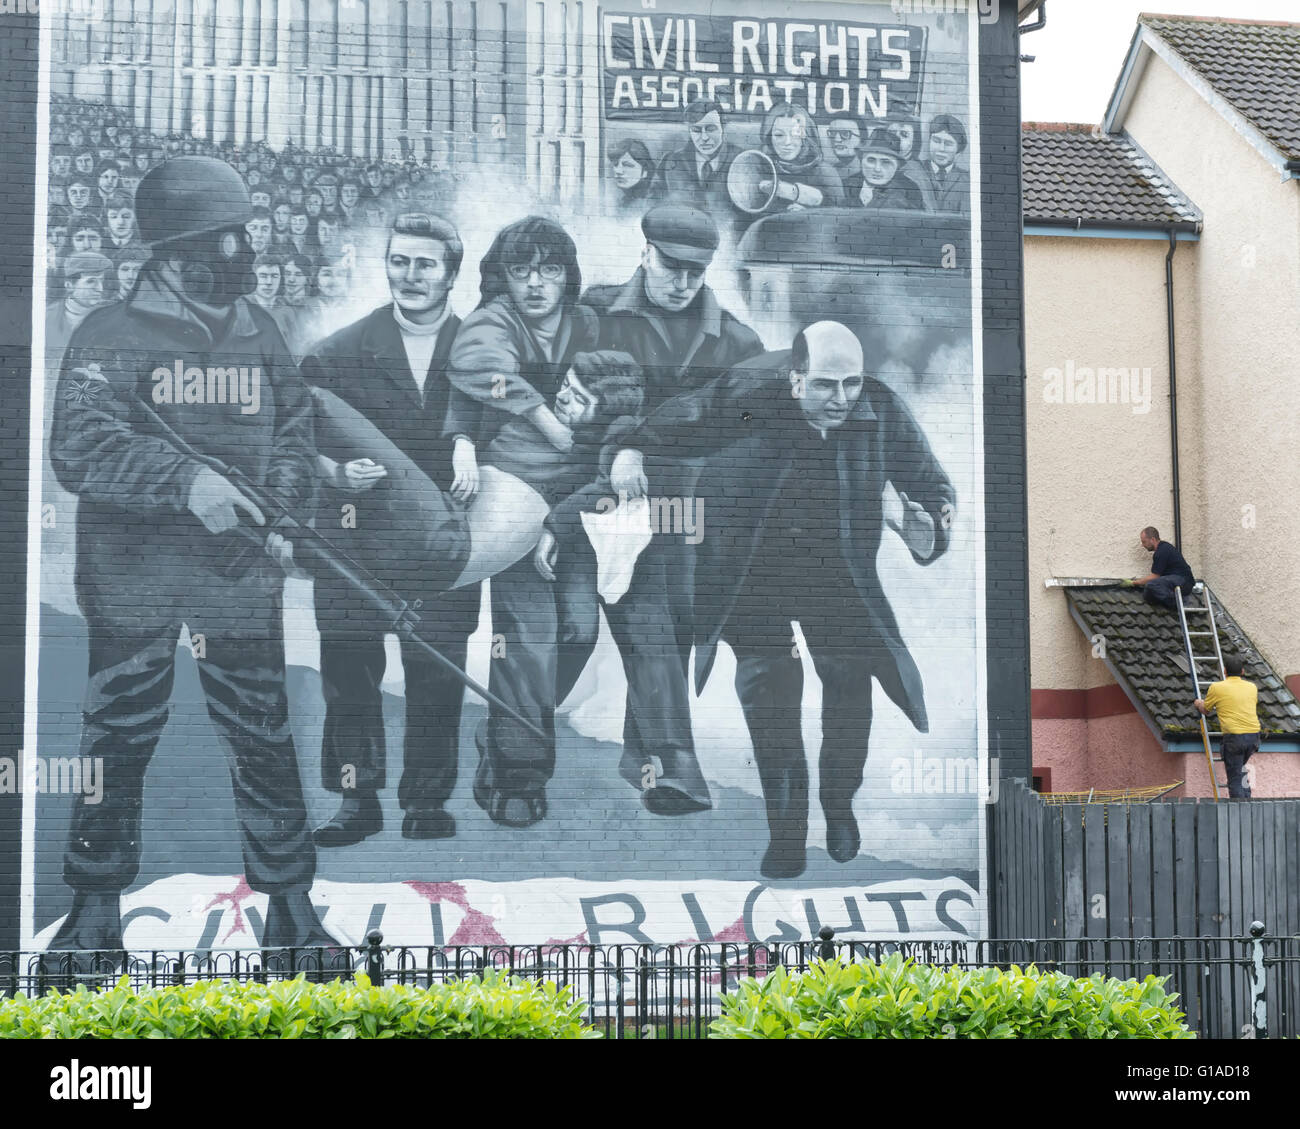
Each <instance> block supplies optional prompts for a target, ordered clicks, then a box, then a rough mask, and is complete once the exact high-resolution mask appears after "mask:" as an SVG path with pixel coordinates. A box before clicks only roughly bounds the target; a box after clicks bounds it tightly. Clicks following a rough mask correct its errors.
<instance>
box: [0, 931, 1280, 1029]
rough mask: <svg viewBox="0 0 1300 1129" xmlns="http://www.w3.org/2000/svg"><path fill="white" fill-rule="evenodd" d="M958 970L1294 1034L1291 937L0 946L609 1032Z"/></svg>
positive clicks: (98, 981)
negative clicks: (1137, 994) (833, 972)
mask: <svg viewBox="0 0 1300 1129" xmlns="http://www.w3.org/2000/svg"><path fill="white" fill-rule="evenodd" d="M893 953H900V954H902V955H903V956H904V957H908V958H911V959H913V960H915V961H917V962H918V963H924V964H937V965H940V966H943V967H948V966H954V965H955V966H957V967H960V968H986V967H997V968H1003V969H1008V968H1011V967H1012V966H1019V967H1021V968H1026V967H1028V966H1030V965H1034V966H1036V967H1037V968H1039V969H1041V970H1044V971H1046V970H1055V971H1060V972H1064V973H1067V974H1068V975H1070V976H1091V975H1094V974H1098V973H1100V974H1101V975H1103V976H1115V977H1118V978H1120V979H1129V978H1130V977H1135V978H1138V979H1141V978H1143V977H1145V976H1148V975H1154V976H1159V977H1167V978H1168V980H1167V982H1166V988H1167V990H1169V991H1171V992H1176V993H1177V994H1178V997H1179V1006H1180V1008H1181V1009H1182V1010H1184V1011H1185V1012H1186V1013H1187V1023H1188V1025H1189V1026H1190V1027H1191V1028H1192V1029H1193V1030H1194V1031H1196V1032H1197V1033H1198V1034H1199V1035H1200V1036H1201V1037H1202V1038H1265V1037H1286V1038H1294V1037H1296V1036H1300V937H1268V936H1265V930H1264V927H1263V926H1262V925H1261V924H1259V923H1256V924H1255V925H1254V926H1253V927H1252V930H1251V936H1249V937H1142V938H1127V937H1091V938H1075V939H1062V938H1045V939H1036V940H1028V939H1020V940H1009V939H994V940H944V941H899V940H891V941H851V940H843V941H837V940H834V939H833V933H832V931H831V930H830V929H829V927H827V928H824V929H823V930H822V931H821V936H820V938H819V939H818V940H815V941H798V942H787V943H779V944H778V943H761V942H753V943H732V942H727V943H721V942H709V943H699V944H689V945H646V944H626V945H483V946H441V947H435V946H420V947H415V946H406V945H386V944H384V940H383V936H382V934H380V933H379V931H378V930H375V931H373V932H372V933H371V934H370V935H369V936H368V937H367V941H366V944H364V945H360V946H356V947H352V948H336V949H276V950H271V949H251V950H250V949H245V950H217V949H212V950H206V951H186V952H178V951H175V950H172V951H162V950H155V951H150V952H75V953H74V952H44V953H28V952H7V953H0V996H12V995H14V994H16V993H18V992H23V993H25V994H27V995H29V996H30V995H39V994H43V993H44V992H46V991H48V990H49V989H51V988H54V989H60V990H70V989H73V988H75V987H76V986H77V985H86V986H88V987H92V988H93V987H103V986H110V985H112V984H115V983H116V982H117V981H118V980H119V979H120V978H121V977H122V976H123V975H125V976H126V977H127V978H128V980H129V982H130V983H131V985H132V986H133V987H136V988H144V987H162V986H165V985H181V984H187V983H193V982H194V981H196V980H213V979H237V980H260V981H266V980H278V979H285V978H289V977H293V976H298V975H304V976H306V977H307V978H308V979H311V980H322V981H328V980H333V979H335V978H336V977H340V976H344V977H347V976H352V975H355V974H357V973H366V974H367V975H368V976H369V977H370V979H371V981H372V982H373V983H375V984H409V985H414V986H418V987H427V986H429V985H431V984H437V983H441V982H444V981H448V980H458V979H464V978H466V977H472V976H479V975H481V974H483V973H484V972H485V971H488V970H492V969H497V970H501V971H505V972H510V973H513V974H514V975H515V976H519V977H523V978H525V979H529V980H539V981H540V980H550V981H554V982H555V983H557V984H559V985H560V986H562V987H566V988H569V989H570V990H572V991H573V992H574V993H575V994H576V995H577V996H578V997H580V998H581V999H582V1000H583V1001H584V1002H585V1004H586V1009H587V1011H586V1021H587V1022H588V1023H589V1024H590V1025H591V1026H593V1027H596V1028H598V1029H599V1030H601V1031H602V1032H603V1033H604V1034H605V1036H606V1037H608V1038H615V1039H636V1038H661V1039H700V1038H704V1037H705V1036H706V1035H707V1034H708V1029H709V1024H710V1023H711V1022H712V1021H713V1020H714V1019H716V1018H717V1017H718V1015H719V1014H720V1013H721V1001H722V998H723V996H725V995H726V993H727V992H729V991H732V990H734V988H735V986H736V983H737V981H738V980H740V979H741V978H742V977H756V978H759V979H761V978H763V977H764V976H766V975H767V974H768V973H769V972H771V971H772V970H773V969H774V968H776V967H778V966H782V967H784V968H786V969H787V970H789V971H791V972H801V971H804V970H806V969H807V968H808V966H809V963H810V962H811V961H813V960H815V959H818V958H821V959H829V958H831V957H837V956H838V957H841V958H843V959H845V960H849V961H861V960H882V959H884V958H885V957H887V956H889V955H891V954H893Z"/></svg>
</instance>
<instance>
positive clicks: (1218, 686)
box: [1194, 655, 1260, 800]
mask: <svg viewBox="0 0 1300 1129" xmlns="http://www.w3.org/2000/svg"><path fill="white" fill-rule="evenodd" d="M1223 669H1224V671H1225V672H1226V673H1227V676H1228V677H1227V678H1225V679H1224V680H1223V681H1222V682H1212V683H1210V686H1209V688H1208V689H1207V690H1206V691H1205V697H1204V698H1197V699H1196V702H1195V703H1194V704H1195V706H1196V708H1197V709H1198V710H1200V711H1201V713H1203V714H1211V713H1214V712H1215V711H1218V714H1219V728H1220V729H1221V730H1222V731H1223V744H1222V745H1221V746H1220V750H1221V755H1222V757H1223V763H1224V766H1225V767H1226V768H1227V770H1228V795H1229V796H1233V797H1238V798H1241V799H1247V800H1248V799H1250V781H1249V780H1247V779H1246V771H1245V770H1246V762H1247V761H1248V760H1250V758H1251V755H1252V754H1253V753H1257V752H1259V742H1260V731H1259V713H1258V708H1259V690H1258V688H1257V687H1256V686H1255V684H1254V683H1253V682H1247V681H1246V680H1245V679H1244V678H1242V677H1241V671H1242V661H1241V659H1239V658H1238V657H1237V656H1236V655H1226V656H1224V659H1223Z"/></svg>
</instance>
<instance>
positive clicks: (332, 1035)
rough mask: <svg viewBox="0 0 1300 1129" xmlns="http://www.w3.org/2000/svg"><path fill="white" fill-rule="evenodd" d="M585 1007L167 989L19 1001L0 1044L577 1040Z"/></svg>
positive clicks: (455, 990) (509, 988)
mask: <svg viewBox="0 0 1300 1129" xmlns="http://www.w3.org/2000/svg"><path fill="white" fill-rule="evenodd" d="M583 1010H584V1006H583V1004H582V1002H581V1001H576V1000H574V999H573V998H572V996H571V995H570V993H569V992H568V991H567V990H564V989H560V988H558V987H557V986H556V985H554V984H551V983H544V984H538V983H534V982H532V981H525V980H518V979H514V978H512V977H510V976H508V975H506V974H504V973H496V972H492V973H488V974H486V975H485V976H484V977H483V978H482V979H472V980H461V981H454V982H451V983H447V984H437V985H434V986H433V987H431V988H413V987H407V986H404V985H390V986H387V987H383V988H376V987H373V986H372V985H371V983H370V980H369V979H368V978H367V977H365V976H358V977H357V978H356V979H355V980H336V981H334V982H333V983H330V984H310V983H308V982H307V981H305V980H303V979H297V980H281V981H273V982H271V983H268V984H259V983H255V982H241V981H232V980H203V981H199V982H197V983H194V984H188V985H185V986H183V987H175V988H149V989H145V990H143V991H139V992H136V991H133V990H132V989H131V987H130V986H129V985H128V983H127V979H126V977H125V976H124V977H122V979H121V980H119V981H118V984H117V986H116V987H115V988H110V989H107V990H105V991H99V992H89V991H86V989H85V988H79V989H78V990H77V991H75V992H68V993H59V992H56V991H53V990H51V991H50V992H49V993H48V994H46V995H44V996H40V997H37V998H34V999H28V998H27V997H26V996H23V995H18V996H15V997H14V998H13V999H12V1000H5V1001H3V1002H0V1038H4V1039H80V1038H91V1039H585V1038H594V1037H597V1032H594V1031H592V1030H590V1029H589V1028H587V1027H584V1026H583V1023H582V1015H583Z"/></svg>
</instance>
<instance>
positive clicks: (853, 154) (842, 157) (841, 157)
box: [826, 114, 863, 180]
mask: <svg viewBox="0 0 1300 1129" xmlns="http://www.w3.org/2000/svg"><path fill="white" fill-rule="evenodd" d="M862 138H863V131H862V125H861V123H860V122H859V121H858V119H857V118H855V117H854V116H853V115H852V114H836V115H835V116H834V117H832V118H831V120H830V121H829V122H827V123H826V140H827V141H828V142H830V151H831V163H832V164H833V165H834V166H835V171H836V172H837V173H839V174H840V179H841V180H848V178H849V177H851V176H852V175H853V174H854V173H856V172H857V171H858V146H859V145H861V144H862Z"/></svg>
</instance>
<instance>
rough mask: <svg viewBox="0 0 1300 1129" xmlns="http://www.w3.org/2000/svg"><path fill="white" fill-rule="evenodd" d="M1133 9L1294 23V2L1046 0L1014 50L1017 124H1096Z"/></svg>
mask: <svg viewBox="0 0 1300 1129" xmlns="http://www.w3.org/2000/svg"><path fill="white" fill-rule="evenodd" d="M1139 12H1159V13H1161V14H1162V15H1178V16H1223V17H1229V18H1231V19H1260V20H1291V21H1300V0H1145V2H1143V0H1048V2H1047V26H1046V27H1045V28H1043V30H1042V31H1036V32H1034V33H1033V34H1031V35H1026V36H1025V37H1024V38H1023V39H1022V40H1021V45H1020V49H1021V51H1022V52H1023V53H1024V54H1027V55H1034V56H1036V59H1035V61H1034V62H1032V63H1022V64H1021V71H1020V73H1021V96H1022V105H1021V116H1022V118H1023V119H1024V120H1025V121H1058V122H1092V123H1096V122H1100V121H1101V117H1102V114H1104V113H1105V111H1106V103H1107V102H1108V101H1109V100H1110V95H1111V91H1112V90H1113V89H1114V87H1115V80H1116V78H1117V77H1118V76H1119V71H1120V67H1122V66H1123V64H1124V56H1125V54H1126V53H1127V51H1128V45H1129V41H1130V40H1131V39H1132V38H1133V29H1134V28H1135V27H1136V26H1137V17H1138V13H1139Z"/></svg>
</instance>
